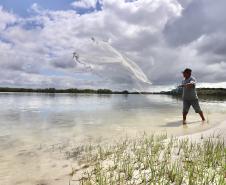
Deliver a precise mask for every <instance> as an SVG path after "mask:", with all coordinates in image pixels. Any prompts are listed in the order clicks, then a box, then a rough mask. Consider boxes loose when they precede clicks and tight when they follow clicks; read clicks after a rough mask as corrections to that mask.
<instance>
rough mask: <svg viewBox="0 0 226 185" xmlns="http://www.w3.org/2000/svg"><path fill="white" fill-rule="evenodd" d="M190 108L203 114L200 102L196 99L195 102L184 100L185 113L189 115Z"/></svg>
mask: <svg viewBox="0 0 226 185" xmlns="http://www.w3.org/2000/svg"><path fill="white" fill-rule="evenodd" d="M190 106H192V107H193V108H194V110H195V112H196V113H200V112H202V110H201V108H200V105H199V100H198V99H194V100H183V113H188V111H189V109H190Z"/></svg>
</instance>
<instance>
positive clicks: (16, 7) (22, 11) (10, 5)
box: [0, 0, 101, 17]
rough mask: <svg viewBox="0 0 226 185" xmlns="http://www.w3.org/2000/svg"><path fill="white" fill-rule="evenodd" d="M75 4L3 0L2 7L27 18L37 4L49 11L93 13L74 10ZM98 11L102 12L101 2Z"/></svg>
mask: <svg viewBox="0 0 226 185" xmlns="http://www.w3.org/2000/svg"><path fill="white" fill-rule="evenodd" d="M73 2H75V0H55V1H52V0H1V2H0V5H2V6H3V7H4V8H5V9H7V10H8V11H12V12H14V13H15V14H17V15H20V16H23V17H27V16H30V12H29V9H30V8H31V6H32V5H33V4H34V3H36V4H38V5H39V6H40V7H42V8H44V9H49V10H70V9H74V10H76V11H77V13H79V14H84V13H89V12H92V11H93V10H94V9H93V8H88V9H84V8H73V7H72V5H71V4H72V3H73ZM96 9H97V10H100V9H101V5H100V3H99V1H97V4H96Z"/></svg>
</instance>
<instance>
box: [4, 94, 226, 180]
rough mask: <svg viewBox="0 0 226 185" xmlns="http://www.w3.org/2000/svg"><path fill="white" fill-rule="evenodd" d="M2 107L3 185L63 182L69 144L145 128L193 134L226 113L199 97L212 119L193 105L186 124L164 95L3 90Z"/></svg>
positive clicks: (219, 105) (221, 103)
mask: <svg viewBox="0 0 226 185" xmlns="http://www.w3.org/2000/svg"><path fill="white" fill-rule="evenodd" d="M0 105H1V107H0V151H1V153H0V184H35V183H36V184H41V183H42V184H51V183H52V184H57V183H59V184H62V183H64V182H63V181H61V180H62V179H64V180H65V179H67V178H69V177H67V174H68V173H69V172H70V169H71V164H74V163H73V162H72V161H68V160H66V158H65V155H64V153H65V150H66V149H67V148H68V146H69V145H70V146H71V145H78V144H83V143H87V142H91V141H92V142H93V141H101V140H108V139H115V138H116V139H117V138H119V137H121V136H126V135H128V136H133V135H136V134H138V133H142V132H144V131H145V132H146V133H158V132H167V133H168V134H169V135H170V134H173V135H184V134H190V133H194V132H198V131H202V130H205V129H208V128H211V127H213V126H215V125H216V124H219V123H220V122H221V121H222V120H223V119H224V114H225V112H226V109H225V108H226V104H225V101H208V102H207V101H205V102H204V101H201V106H202V109H203V111H204V113H205V115H206V117H207V120H208V121H207V122H205V123H202V122H200V118H199V117H198V115H197V114H195V113H194V111H193V110H192V109H191V111H190V113H189V115H188V125H187V126H182V124H181V108H182V102H181V101H180V100H178V99H174V98H172V97H171V96H166V95H87V94H79V95H72V94H57V95H53V94H35V93H33V94H24V93H1V94H0ZM50 179H51V180H52V181H49V180H50ZM53 181H55V182H53ZM67 184H68V183H67Z"/></svg>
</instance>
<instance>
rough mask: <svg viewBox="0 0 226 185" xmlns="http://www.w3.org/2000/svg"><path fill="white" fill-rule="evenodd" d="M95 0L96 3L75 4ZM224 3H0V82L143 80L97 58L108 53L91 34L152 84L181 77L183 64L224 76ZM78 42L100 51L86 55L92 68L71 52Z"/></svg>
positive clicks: (113, 84)
mask: <svg viewBox="0 0 226 185" xmlns="http://www.w3.org/2000/svg"><path fill="white" fill-rule="evenodd" d="M98 3H99V4H101V6H102V8H101V10H99V11H93V12H89V13H86V12H85V11H84V12H83V13H82V14H79V13H78V11H77V9H79V8H81V9H90V8H92V9H95V8H96V6H97V4H98ZM225 5H226V4H225V1H224V0H219V1H217V2H215V1H211V0H207V1H206V0H152V1H150V0H137V1H123V0H120V1H112V0H103V1H98V0H93V1H92V0H81V1H75V2H73V3H72V9H71V10H58V11H53V10H47V9H43V8H42V7H40V6H39V5H38V4H34V5H33V6H32V7H31V8H30V9H29V12H30V16H29V17H20V16H19V15H15V14H14V13H11V12H9V11H7V10H5V9H3V8H2V7H0V66H1V68H0V72H1V74H3V75H1V77H0V85H4V86H7V85H12V86H13V85H14V86H16V85H17V86H35V87H37V86H40V87H50V86H51V87H61V88H64V87H80V88H83V87H91V88H98V87H103V88H113V89H134V88H136V89H137V88H138V87H139V83H140V82H139V81H137V79H136V78H134V76H133V75H132V74H131V72H130V71H128V70H127V69H126V68H125V67H124V66H123V65H121V64H120V63H119V62H118V60H117V58H115V61H114V62H109V61H110V60H109V61H108V62H103V61H102V60H101V58H102V59H103V58H104V57H105V59H106V57H107V56H108V55H106V52H105V51H98V50H97V51H95V48H94V47H90V43H89V42H87V40H90V38H91V37H96V38H99V39H100V40H105V41H107V40H110V41H111V45H112V46H113V47H115V48H117V50H119V51H120V52H121V53H123V54H124V55H125V56H127V57H129V58H130V59H132V60H133V61H134V62H135V64H136V65H137V66H138V67H139V68H140V70H142V72H143V73H144V74H145V75H146V76H147V78H148V79H150V80H151V81H152V82H153V84H154V85H170V84H175V83H177V82H178V83H179V81H180V79H181V74H180V71H181V70H182V69H183V68H185V67H191V68H192V69H193V71H194V73H195V75H196V77H197V78H198V81H200V82H213V83H214V82H225V81H226V76H225V73H224V71H225V69H226V54H225V53H226V52H225V51H226V45H225V41H226V26H225V24H224V17H225V11H224V7H225ZM73 8H74V9H73ZM81 50H82V55H87V56H88V55H89V54H91V53H95V55H97V56H98V57H99V59H100V60H99V61H97V60H92V57H88V58H89V61H88V63H89V64H90V65H92V66H93V69H92V70H91V69H90V68H89V69H86V68H84V66H81V65H79V64H78V63H75V61H74V60H73V59H72V53H73V52H74V51H81ZM108 57H109V56H108ZM105 61H106V60H105ZM111 61H112V60H111ZM204 69H205V70H204Z"/></svg>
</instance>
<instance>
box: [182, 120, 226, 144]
mask: <svg viewBox="0 0 226 185" xmlns="http://www.w3.org/2000/svg"><path fill="white" fill-rule="evenodd" d="M210 137H211V138H214V137H221V138H224V141H226V119H225V120H224V121H222V122H221V123H220V124H219V125H216V126H214V127H211V128H209V129H207V130H204V131H201V132H196V133H193V134H186V135H182V136H178V139H186V138H188V139H189V140H192V141H200V140H203V139H204V138H210Z"/></svg>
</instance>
